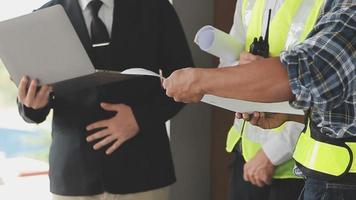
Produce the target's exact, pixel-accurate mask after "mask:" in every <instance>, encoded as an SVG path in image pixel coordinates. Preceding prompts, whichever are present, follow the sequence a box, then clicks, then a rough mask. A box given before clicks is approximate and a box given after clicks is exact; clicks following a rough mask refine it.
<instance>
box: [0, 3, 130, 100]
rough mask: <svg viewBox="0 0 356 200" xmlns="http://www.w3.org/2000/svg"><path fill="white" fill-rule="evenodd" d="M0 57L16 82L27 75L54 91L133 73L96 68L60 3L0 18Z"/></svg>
mask: <svg viewBox="0 0 356 200" xmlns="http://www.w3.org/2000/svg"><path fill="white" fill-rule="evenodd" d="M0 59H1V60H2V62H3V64H4V65H5V67H6V69H7V70H8V72H9V74H10V76H11V78H12V80H13V81H14V82H15V84H16V85H18V84H19V81H20V79H21V77H22V76H24V75H27V76H28V77H30V78H37V79H38V80H39V82H40V84H50V85H53V87H54V91H55V93H57V94H59V93H63V92H67V91H69V90H75V89H82V88H86V87H93V86H96V85H101V84H106V83H110V82H114V81H121V80H125V79H127V78H130V77H132V75H123V74H121V73H119V72H111V71H98V70H95V68H94V66H93V64H92V62H91V60H90V59H89V56H88V55H87V53H86V51H85V49H84V47H83V45H82V44H81V42H80V39H79V37H78V36H77V33H76V32H75V30H74V28H73V26H72V24H71V22H70V20H69V18H68V16H67V14H66V13H65V11H64V9H63V7H62V6H60V5H56V6H53V7H50V8H46V9H42V10H39V11H36V12H33V13H30V14H28V15H24V16H21V17H17V18H13V19H10V20H6V21H3V22H0Z"/></svg>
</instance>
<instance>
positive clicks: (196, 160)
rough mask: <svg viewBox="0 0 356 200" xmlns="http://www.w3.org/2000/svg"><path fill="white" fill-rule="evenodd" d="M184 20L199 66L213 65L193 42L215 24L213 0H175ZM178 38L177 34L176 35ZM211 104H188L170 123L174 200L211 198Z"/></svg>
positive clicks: (208, 56) (174, 3)
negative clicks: (175, 176)
mask: <svg viewBox="0 0 356 200" xmlns="http://www.w3.org/2000/svg"><path fill="white" fill-rule="evenodd" d="M173 5H174V7H175V9H176V11H177V13H178V15H179V17H180V19H181V22H182V24H183V27H184V30H185V33H186V36H187V40H188V41H189V44H190V48H191V51H192V54H193V58H194V62H195V65H196V66H212V57H211V56H210V55H208V54H206V53H204V52H202V51H201V50H200V49H199V48H198V47H197V46H196V45H195V44H193V40H194V36H195V33H196V32H197V31H198V30H199V29H200V28H201V27H202V26H204V25H206V24H213V20H214V17H213V12H214V11H213V10H214V1H213V0H193V1H192V0H173ZM172 39H174V38H172ZM211 113H212V112H211V107H210V106H208V105H205V104H202V103H199V104H190V105H187V106H186V107H185V108H184V109H183V110H182V111H181V112H180V113H179V114H178V115H177V116H176V117H175V118H174V119H173V120H171V124H170V129H171V130H170V132H171V135H170V136H171V147H172V154H173V160H174V164H175V170H176V175H177V183H176V184H174V185H173V186H172V189H171V200H210V199H211V178H210V172H211V165H210V163H211V119H212V116H211Z"/></svg>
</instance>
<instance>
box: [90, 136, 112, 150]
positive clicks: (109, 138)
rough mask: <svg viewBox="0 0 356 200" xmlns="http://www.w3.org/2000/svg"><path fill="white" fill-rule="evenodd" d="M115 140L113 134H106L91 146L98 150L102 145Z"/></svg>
mask: <svg viewBox="0 0 356 200" xmlns="http://www.w3.org/2000/svg"><path fill="white" fill-rule="evenodd" d="M115 140H116V138H115V136H114V135H109V136H107V137H106V138H104V139H102V140H101V141H100V142H98V143H96V144H95V145H94V147H93V148H94V149H95V150H99V149H101V148H102V147H104V146H106V145H108V144H110V143H111V142H113V141H115Z"/></svg>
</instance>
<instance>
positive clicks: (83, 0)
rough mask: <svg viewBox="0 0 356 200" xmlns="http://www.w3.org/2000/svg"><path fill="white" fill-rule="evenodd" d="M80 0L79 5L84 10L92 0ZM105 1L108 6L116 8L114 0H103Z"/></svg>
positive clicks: (104, 3)
mask: <svg viewBox="0 0 356 200" xmlns="http://www.w3.org/2000/svg"><path fill="white" fill-rule="evenodd" d="M78 1H79V6H80V8H81V9H82V10H85V9H86V8H87V6H88V4H89V3H90V2H91V1H92V0H78ZM101 1H102V2H103V5H105V6H107V7H108V8H110V9H111V8H114V0H101Z"/></svg>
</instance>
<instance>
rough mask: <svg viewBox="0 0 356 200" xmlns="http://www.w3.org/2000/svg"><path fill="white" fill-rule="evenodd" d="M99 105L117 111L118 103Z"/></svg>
mask: <svg viewBox="0 0 356 200" xmlns="http://www.w3.org/2000/svg"><path fill="white" fill-rule="evenodd" d="M100 106H101V107H102V108H103V109H104V110H106V111H116V112H118V111H119V108H120V104H111V103H101V104H100Z"/></svg>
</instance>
